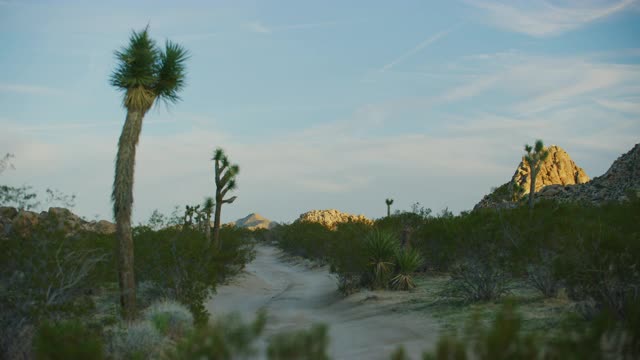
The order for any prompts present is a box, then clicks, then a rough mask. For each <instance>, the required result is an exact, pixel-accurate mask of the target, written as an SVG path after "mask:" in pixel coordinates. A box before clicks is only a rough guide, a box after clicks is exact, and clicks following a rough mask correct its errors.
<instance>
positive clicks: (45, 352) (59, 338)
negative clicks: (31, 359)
mask: <svg viewBox="0 0 640 360" xmlns="http://www.w3.org/2000/svg"><path fill="white" fill-rule="evenodd" d="M33 348H34V355H35V358H36V359H39V360H84V359H96V360H100V359H103V358H104V353H103V344H102V338H101V337H100V334H96V333H94V332H93V331H91V330H90V329H88V328H87V327H86V326H84V325H83V324H82V323H81V322H80V321H78V320H71V321H62V322H57V323H54V322H48V321H46V322H44V323H42V324H41V325H40V326H39V327H38V330H37V332H36V335H35V338H34V341H33Z"/></svg>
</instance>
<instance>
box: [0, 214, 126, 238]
mask: <svg viewBox="0 0 640 360" xmlns="http://www.w3.org/2000/svg"><path fill="white" fill-rule="evenodd" d="M38 227H40V228H41V229H43V230H45V231H50V232H62V233H64V234H66V235H73V234H75V233H78V232H81V231H89V232H94V233H98V234H113V233H114V232H115V231H116V225H115V224H114V223H111V222H109V221H106V220H100V221H86V220H83V219H82V218H80V217H79V216H77V215H75V214H73V213H72V212H71V211H70V210H68V209H65V208H56V207H52V208H49V210H48V211H43V212H41V213H39V214H38V213H35V212H33V211H25V210H18V209H15V208H12V207H0V237H4V236H8V235H10V234H12V233H15V234H18V235H21V236H28V235H29V234H30V233H31V232H32V231H33V230H34V229H36V228H38Z"/></svg>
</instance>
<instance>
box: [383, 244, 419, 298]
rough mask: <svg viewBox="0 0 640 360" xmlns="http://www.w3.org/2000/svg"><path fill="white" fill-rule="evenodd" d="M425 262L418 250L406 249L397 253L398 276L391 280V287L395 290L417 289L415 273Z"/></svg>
mask: <svg viewBox="0 0 640 360" xmlns="http://www.w3.org/2000/svg"><path fill="white" fill-rule="evenodd" d="M423 262H424V260H423V259H422V255H420V253H419V252H418V251H417V250H414V249H412V248H405V249H401V250H398V251H396V275H395V276H394V277H393V278H392V279H391V287H392V288H393V289H395V290H410V289H413V288H415V287H416V284H415V283H414V282H413V273H415V272H416V271H417V270H418V269H419V268H420V266H422V264H423Z"/></svg>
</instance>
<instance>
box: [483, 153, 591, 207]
mask: <svg viewBox="0 0 640 360" xmlns="http://www.w3.org/2000/svg"><path fill="white" fill-rule="evenodd" d="M547 151H549V156H548V157H547V159H546V160H545V161H544V162H543V163H542V164H541V165H540V172H539V173H538V176H537V178H536V191H540V189H542V188H545V187H547V186H549V185H561V186H564V185H573V184H582V183H586V182H588V181H589V176H587V174H586V173H585V172H584V170H583V169H582V168H581V167H579V166H578V165H576V163H575V162H574V161H573V160H571V157H570V156H569V154H567V152H566V151H564V149H562V148H561V147H559V146H556V145H552V146H549V147H547ZM530 172H531V168H530V167H529V165H528V164H527V163H526V162H525V161H524V157H523V158H522V160H521V161H520V164H518V167H517V168H516V171H515V173H514V174H513V176H512V177H511V180H510V181H509V182H507V183H506V184H503V185H501V186H499V187H497V188H496V189H494V190H493V191H492V192H491V193H490V194H489V195H486V196H485V197H484V198H482V200H480V202H479V203H478V204H476V206H475V207H474V208H473V209H474V210H475V209H481V208H510V207H513V206H515V205H516V201H517V200H519V199H520V198H522V197H524V196H525V195H527V194H529V189H530V187H531V179H530ZM518 188H520V189H522V190H523V191H522V192H520V193H518V192H517V191H516V189H518Z"/></svg>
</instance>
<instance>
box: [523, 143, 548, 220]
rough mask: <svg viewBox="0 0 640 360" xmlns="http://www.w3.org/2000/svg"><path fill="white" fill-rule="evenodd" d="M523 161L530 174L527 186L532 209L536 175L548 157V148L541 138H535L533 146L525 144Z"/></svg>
mask: <svg viewBox="0 0 640 360" xmlns="http://www.w3.org/2000/svg"><path fill="white" fill-rule="evenodd" d="M524 151H526V153H527V154H526V155H525V156H524V161H525V162H526V163H527V164H528V165H529V174H530V176H531V187H530V188H529V209H533V199H534V197H535V194H536V177H537V176H538V172H539V171H540V166H541V165H542V163H543V162H544V161H545V160H546V159H547V157H549V150H547V149H545V147H544V144H543V143H542V140H536V144H535V146H534V147H531V145H528V144H527V145H525V146H524Z"/></svg>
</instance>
